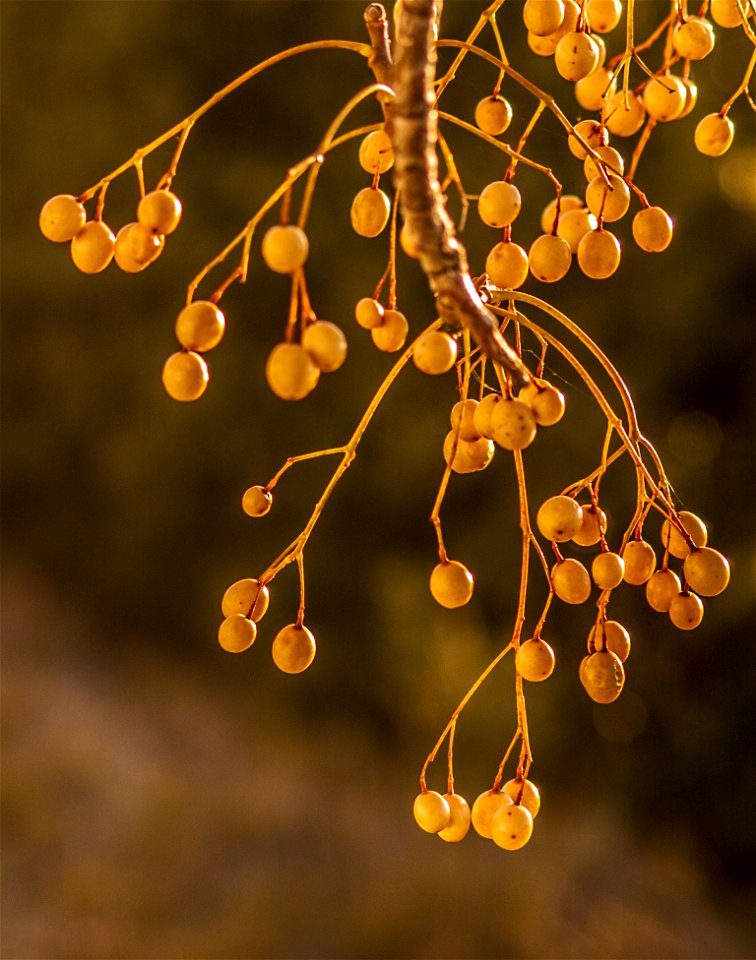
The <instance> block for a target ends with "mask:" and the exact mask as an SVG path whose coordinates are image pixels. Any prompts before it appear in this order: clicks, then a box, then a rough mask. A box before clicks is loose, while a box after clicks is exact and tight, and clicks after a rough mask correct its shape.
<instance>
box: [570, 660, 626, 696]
mask: <svg viewBox="0 0 756 960" xmlns="http://www.w3.org/2000/svg"><path fill="white" fill-rule="evenodd" d="M580 681H581V683H582V684H583V686H584V687H585V690H586V692H587V693H588V696H589V697H590V698H591V700H594V701H595V702H596V703H611V702H612V701H613V700H616V699H617V697H618V696H619V695H620V694H621V693H622V688H623V686H624V685H625V669H624V667H623V666H622V661H621V660H620V658H619V657H618V656H617V654H616V653H612V652H611V651H609V650H598V651H596V653H592V654H590V655H589V656H587V657H586V658H585V659H584V660H583V662H582V664H581V669H580Z"/></svg>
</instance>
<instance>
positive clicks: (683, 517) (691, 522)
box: [661, 510, 708, 560]
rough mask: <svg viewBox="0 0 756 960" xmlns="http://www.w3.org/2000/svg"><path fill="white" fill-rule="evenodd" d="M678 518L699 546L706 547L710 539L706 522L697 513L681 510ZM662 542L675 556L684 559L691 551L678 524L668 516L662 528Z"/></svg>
mask: <svg viewBox="0 0 756 960" xmlns="http://www.w3.org/2000/svg"><path fill="white" fill-rule="evenodd" d="M677 519H678V520H679V521H680V523H681V524H682V525H683V527H684V528H685V530H686V532H687V534H688V536H689V537H690V538H691V540H692V541H693V543H694V545H695V546H697V547H705V546H706V541H707V539H708V531H707V530H706V524H705V523H704V522H703V520H701V519H700V518H699V517H697V516H696V515H695V513H690V512H689V511H688V510H681V511H680V513H678V515H677ZM661 542H662V545H663V546H664V549H665V550H669V552H670V553H671V554H672V556H673V557H677V559H678V560H684V559H685V558H686V557H687V556H688V554H689V553H690V547H689V546H688V544H687V541H686V540H685V538H684V537H683V535H682V534H681V533H680V531H679V530H678V528H677V526H676V525H675V524H673V523H672V522H671V520H669V518H667V519H666V520H665V521H664V523H663V524H662V528H661Z"/></svg>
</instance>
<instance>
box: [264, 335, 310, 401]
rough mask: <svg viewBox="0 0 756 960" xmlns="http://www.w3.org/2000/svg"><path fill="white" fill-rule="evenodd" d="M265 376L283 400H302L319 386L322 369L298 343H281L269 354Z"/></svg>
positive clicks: (272, 388) (274, 391) (269, 384)
mask: <svg viewBox="0 0 756 960" xmlns="http://www.w3.org/2000/svg"><path fill="white" fill-rule="evenodd" d="M265 378H266V380H267V381H268V386H269V387H270V389H271V390H272V391H273V393H275V395H276V396H277V397H281V399H282V400H302V399H303V398H304V397H306V396H307V395H308V394H309V393H311V392H312V391H313V390H314V389H315V387H316V386H317V384H318V380H319V379H320V370H319V369H318V368H317V367H316V366H315V364H314V363H313V361H312V357H311V356H310V354H309V353H308V352H307V351H306V350H305V349H304V347H302V346H300V345H299V344H298V343H279V344H278V345H277V346H275V347H273V349H272V350H271V351H270V354H269V355H268V360H267V362H266V364H265Z"/></svg>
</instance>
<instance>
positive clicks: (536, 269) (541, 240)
mask: <svg viewBox="0 0 756 960" xmlns="http://www.w3.org/2000/svg"><path fill="white" fill-rule="evenodd" d="M528 263H529V266H530V272H531V273H532V274H533V276H534V277H535V278H536V280H540V281H541V282H542V283H556V282H557V281H558V280H561V279H562V277H564V276H566V274H567V271H568V270H569V269H570V266H571V265H572V250H571V249H570V245H569V243H567V241H566V240H565V239H564V238H563V237H558V236H554V235H553V234H550V233H544V234H543V235H542V236H540V237H536V239H535V240H534V241H533V243H532V244H531V246H530V250H529V251H528Z"/></svg>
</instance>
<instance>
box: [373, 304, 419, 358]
mask: <svg viewBox="0 0 756 960" xmlns="http://www.w3.org/2000/svg"><path fill="white" fill-rule="evenodd" d="M408 333H409V323H407V318H406V317H405V316H404V314H403V313H402V312H401V311H399V310H384V312H383V323H382V324H381V325H380V327H373V329H372V330H371V331H370V336H371V337H372V339H373V343H374V344H375V345H376V347H378V349H379V350H383V351H384V353H396V351H397V350H401V349H402V347H403V346H404V343H405V341H406V339H407V334H408Z"/></svg>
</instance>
